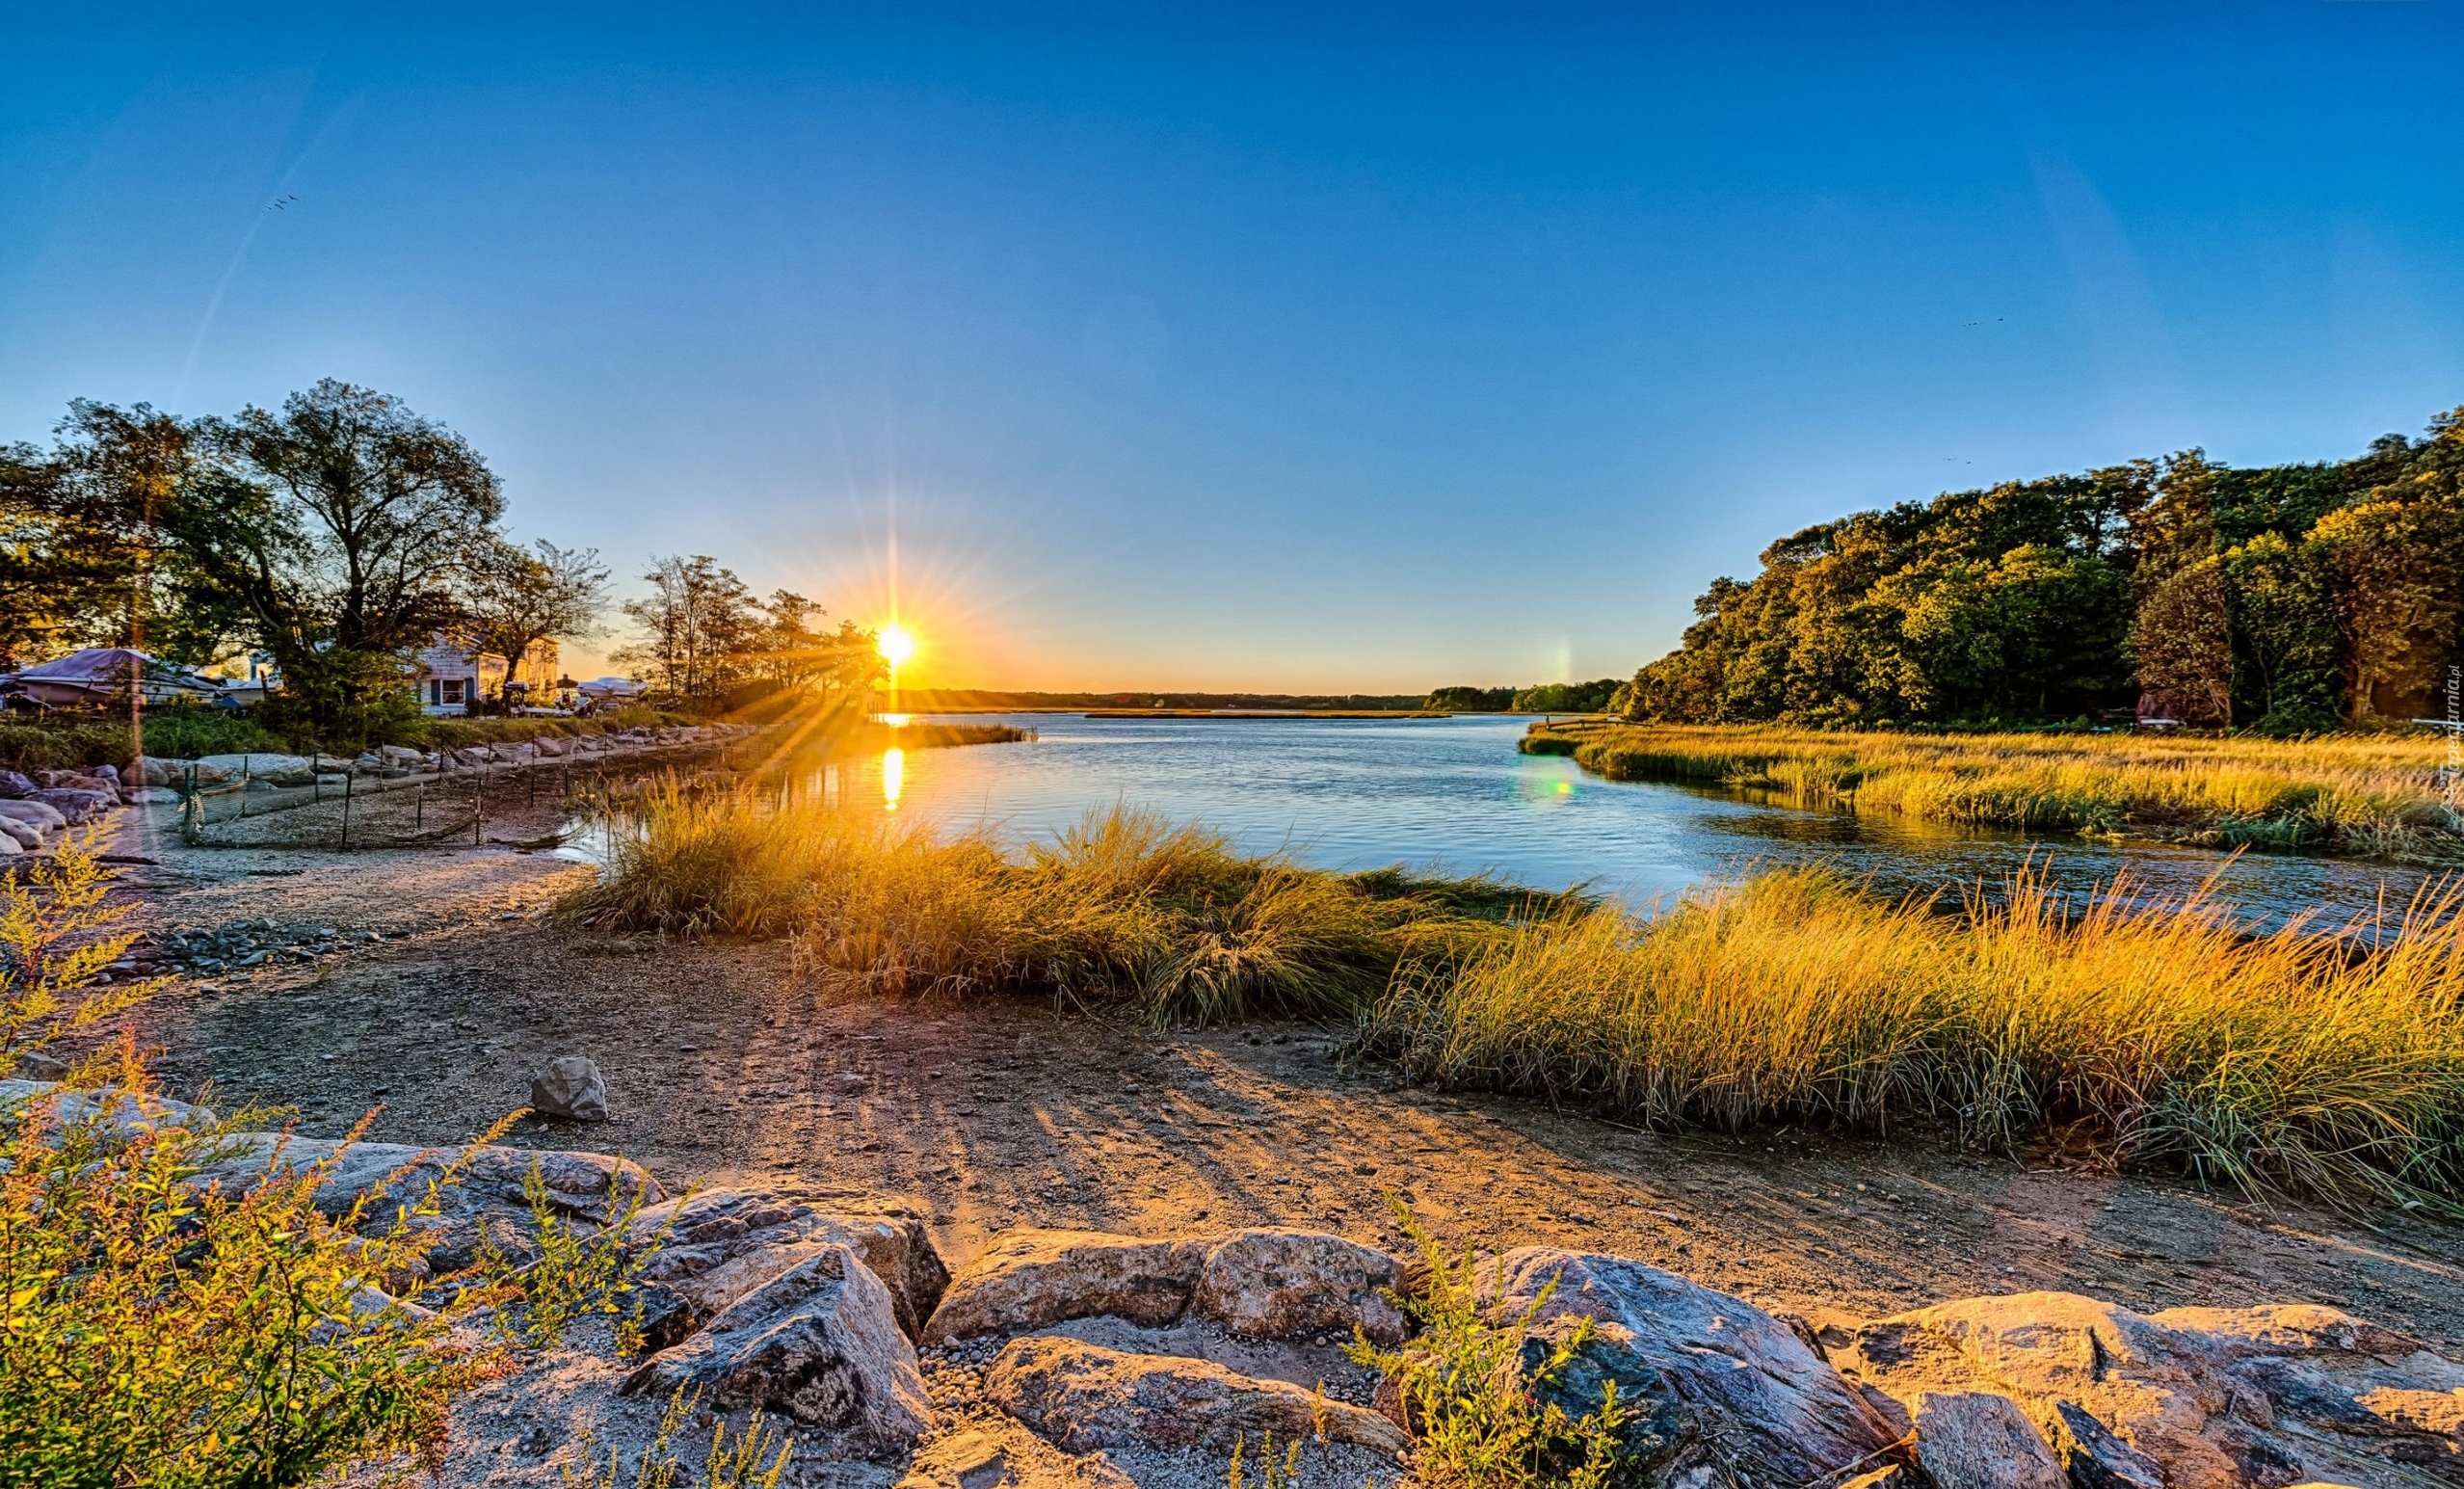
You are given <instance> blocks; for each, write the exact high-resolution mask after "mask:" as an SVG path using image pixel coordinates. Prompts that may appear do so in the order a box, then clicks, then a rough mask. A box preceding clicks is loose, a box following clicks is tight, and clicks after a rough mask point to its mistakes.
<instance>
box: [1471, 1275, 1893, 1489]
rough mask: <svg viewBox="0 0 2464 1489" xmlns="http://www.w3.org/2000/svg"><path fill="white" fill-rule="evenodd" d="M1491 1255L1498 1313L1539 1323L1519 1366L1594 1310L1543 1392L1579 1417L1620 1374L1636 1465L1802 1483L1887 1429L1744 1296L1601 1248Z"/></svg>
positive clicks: (1887, 1434) (1884, 1442) (1835, 1468)
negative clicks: (1571, 1357)
mask: <svg viewBox="0 0 2464 1489" xmlns="http://www.w3.org/2000/svg"><path fill="white" fill-rule="evenodd" d="M1494 1264H1495V1275H1496V1278H1497V1305H1496V1306H1497V1314H1498V1316H1500V1317H1507V1318H1511V1317H1515V1316H1522V1315H1523V1314H1525V1313H1526V1312H1527V1313H1528V1314H1529V1316H1530V1319H1531V1322H1532V1324H1533V1325H1534V1326H1535V1333H1536V1335H1537V1338H1536V1339H1535V1341H1534V1342H1533V1345H1532V1346H1527V1347H1526V1351H1525V1359H1526V1362H1527V1363H1530V1364H1536V1363H1537V1361H1538V1359H1539V1358H1541V1357H1542V1356H1543V1354H1544V1352H1545V1350H1546V1349H1548V1348H1553V1347H1555V1346H1557V1345H1560V1344H1563V1343H1567V1342H1569V1341H1570V1340H1571V1338H1572V1336H1573V1332H1574V1330H1575V1329H1576V1327H1578V1320H1580V1319H1584V1318H1588V1319H1590V1320H1592V1330H1593V1332H1592V1335H1591V1338H1590V1339H1589V1340H1588V1341H1587V1342H1586V1343H1584V1344H1583V1345H1582V1346H1581V1348H1580V1351H1579V1353H1578V1354H1577V1356H1576V1360H1575V1361H1574V1362H1573V1363H1572V1364H1570V1365H1569V1366H1568V1367H1567V1368H1566V1369H1565V1370H1564V1371H1563V1372H1562V1373H1561V1374H1560V1375H1559V1376H1557V1377H1556V1378H1554V1379H1553V1380H1552V1381H1551V1382H1550V1385H1549V1387H1548V1388H1546V1390H1545V1393H1544V1394H1545V1395H1546V1396H1549V1397H1550V1399H1554V1400H1556V1401H1557V1403H1558V1404H1559V1405H1561V1406H1563V1407H1564V1408H1565V1410H1566V1411H1567V1412H1568V1413H1570V1414H1572V1415H1574V1416H1576V1417H1580V1416H1583V1415H1585V1414H1586V1413H1589V1412H1592V1411H1595V1410H1597V1409H1598V1408H1599V1406H1600V1401H1601V1396H1602V1389H1603V1386H1604V1385H1605V1384H1606V1383H1607V1382H1609V1381H1612V1380H1613V1381H1614V1382H1616V1385H1617V1390H1618V1396H1619V1399H1620V1400H1621V1401H1623V1402H1624V1403H1626V1404H1627V1405H1628V1406H1629V1407H1631V1408H1633V1409H1634V1410H1635V1412H1636V1417H1635V1419H1634V1420H1633V1421H1632V1422H1631V1423H1629V1425H1628V1427H1627V1428H1626V1429H1625V1430H1624V1434H1623V1435H1624V1437H1625V1441H1626V1444H1627V1448H1628V1450H1629V1452H1630V1453H1632V1454H1633V1455H1634V1458H1633V1467H1634V1468H1635V1469H1636V1470H1637V1471H1638V1472H1641V1473H1643V1474H1645V1475H1647V1476H1650V1477H1651V1478H1652V1479H1653V1480H1655V1481H1664V1482H1670V1483H1680V1482H1687V1481H1690V1480H1691V1479H1692V1478H1693V1477H1694V1476H1698V1475H1704V1474H1708V1475H1709V1481H1712V1482H1727V1481H1731V1480H1735V1481H1750V1482H1753V1483H1758V1484H1802V1483H1808V1482H1811V1481H1813V1480H1815V1479H1818V1478H1822V1477H1824V1476H1829V1475H1833V1474H1838V1473H1841V1472H1842V1471H1844V1470H1846V1469H1849V1468H1851V1467H1870V1466H1871V1465H1872V1462H1873V1460H1874V1459H1875V1457H1876V1455H1877V1454H1879V1453H1881V1452H1882V1451H1883V1449H1885V1448H1886V1447H1887V1446H1888V1445H1889V1444H1890V1443H1891V1441H1892V1439H1893V1436H1894V1434H1893V1433H1892V1432H1891V1431H1890V1429H1889V1426H1888V1425H1887V1424H1886V1423H1883V1422H1882V1421H1881V1420H1879V1419H1878V1418H1877V1417H1876V1416H1875V1415H1874V1413H1873V1412H1872V1411H1871V1409H1870V1408H1868V1406H1867V1404H1866V1403H1865V1401H1864V1400H1863V1398H1862V1397H1860V1396H1858V1394H1857V1392H1856V1391H1855V1390H1854V1389H1853V1388H1852V1387H1851V1386H1850V1385H1849V1384H1848V1383H1847V1382H1846V1381H1845V1380H1843V1379H1841V1376H1840V1373H1839V1372H1838V1371H1837V1370H1834V1369H1832V1368H1831V1367H1830V1365H1828V1364H1827V1363H1825V1362H1824V1361H1823V1360H1822V1359H1821V1358H1820V1357H1819V1356H1817V1355H1815V1353H1814V1351H1813V1350H1812V1349H1811V1348H1809V1347H1808V1346H1807V1344H1806V1343H1805V1342H1804V1341H1803V1340H1800V1339H1799V1338H1798V1337H1797V1336H1796V1334H1795V1333H1794V1332H1793V1331H1792V1330H1790V1329H1789V1328H1788V1326H1787V1325H1786V1324H1783V1323H1781V1322H1780V1321H1779V1320H1778V1319H1776V1318H1773V1317H1772V1316H1770V1315H1768V1314H1766V1313H1764V1312H1762V1310H1761V1309H1759V1308H1756V1307H1754V1306H1753V1305H1752V1304H1750V1303H1746V1302H1744V1301H1742V1300H1740V1299H1737V1298H1733V1297H1730V1296H1729V1295H1727V1294H1726V1293H1722V1292H1714V1291H1712V1290H1709V1288H1705V1287H1702V1286H1700V1285H1699V1284H1696V1283H1693V1282H1689V1281H1687V1280H1686V1279H1685V1278H1682V1277H1680V1276H1678V1275H1676V1274H1675V1273H1673V1272H1663V1271H1661V1270H1660V1269H1658V1268H1657V1267H1654V1266H1647V1265H1645V1264H1643V1263H1640V1262H1635V1261H1630V1260H1629V1259H1627V1258H1625V1257H1616V1256H1607V1255H1603V1254H1601V1253H1597V1252H1573V1251H1564V1250H1560V1249H1558V1248H1556V1247H1553V1246H1523V1247H1518V1248H1516V1249H1515V1250H1513V1251H1509V1252H1507V1253H1506V1254H1505V1255H1503V1256H1501V1257H1499V1258H1497V1261H1496V1263H1494ZM1482 1270H1483V1272H1484V1273H1485V1272H1487V1271H1488V1268H1486V1267H1484V1268H1483V1269H1482ZM1552 1284H1553V1285H1554V1288H1553V1290H1551V1285H1552Z"/></svg>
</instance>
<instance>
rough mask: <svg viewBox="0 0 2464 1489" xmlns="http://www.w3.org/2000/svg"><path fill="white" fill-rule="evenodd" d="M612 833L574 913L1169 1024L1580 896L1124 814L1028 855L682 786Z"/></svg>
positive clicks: (912, 989)
mask: <svg viewBox="0 0 2464 1489" xmlns="http://www.w3.org/2000/svg"><path fill="white" fill-rule="evenodd" d="M610 844H611V845H610V849H609V859H610V862H609V865H608V872H607V873H606V875H605V876H604V877H603V878H602V879H601V880H600V881H599V882H598V883H597V884H596V885H595V886H593V887H591V888H589V889H587V890H585V891H581V892H580V893H579V894H577V895H575V896H574V897H573V898H572V899H570V901H568V903H567V906H566V910H567V913H568V914H569V915H570V916H572V917H576V918H578V919H579V920H581V921H582V922H583V923H585V924H590V925H596V926H603V927H609V928H620V929H634V930H658V931H664V932H668V933H671V934H680V935H700V934H706V933H711V932H727V933H733V934H740V935H753V936H762V935H789V936H792V937H793V938H794V940H795V944H796V948H797V954H798V957H799V960H800V961H801V962H802V963H803V965H805V966H807V967H808V968H810V969H813V970H815V971H821V972H824V973H826V974H828V975H831V976H834V977H836V978H839V979H842V980H845V981H848V982H852V983H853V984H855V985H858V986H861V987H863V988H867V989H871V990H875V991H879V992H885V993H893V994H923V993H935V994H959V995H966V994H973V993H983V992H1011V993H1038V994H1046V995H1050V996H1054V997H1062V998H1065V999H1072V1000H1076V1001H1081V1002H1088V1003H1131V1004H1135V1005H1136V1006H1138V1007H1139V1008H1141V1009H1143V1010H1144V1011H1145V1012H1146V1013H1147V1014H1148V1015H1149V1016H1151V1017H1153V1018H1154V1019H1157V1020H1159V1021H1165V1022H1192V1023H1202V1024H1203V1023H1218V1022H1223V1021H1228V1020H1232V1019H1238V1018H1243V1017H1247V1016H1250V1015H1253V1014H1258V1013H1284V1014H1299V1015H1305V1016H1320V1015H1338V1016H1350V1015H1353V1014H1356V1013H1358V1012H1359V1011H1360V1010H1362V1009H1364V1008H1365V1007H1366V1006H1367V1004H1368V1002H1369V1001H1370V1000H1371V999H1372V998H1374V997H1377V996H1378V994H1379V993H1380V992H1381V991H1382V990H1383V989H1384V988H1385V986H1386V983H1387V979H1388V975H1389V973H1390V972H1391V971H1392V969H1393V967H1394V965H1395V962H1396V960H1397V958H1398V957H1400V956H1402V955H1404V954H1406V953H1407V951H1409V950H1411V949H1412V948H1415V947H1425V946H1429V945H1435V944H1452V943H1453V942H1455V941H1459V940H1462V939H1464V938H1467V937H1477V936H1479V935H1481V934H1483V933H1484V932H1485V931H1487V930H1488V929H1492V928H1494V927H1495V926H1496V925H1497V923H1498V922H1499V920H1500V919H1501V918H1502V917H1507V916H1511V915H1512V914H1514V913H1515V912H1516V909H1517V907H1519V906H1523V905H1525V904H1532V905H1538V906H1541V907H1543V908H1553V907H1554V906H1555V905H1557V904H1558V903H1559V902H1560V897H1559V896H1550V895H1538V896H1533V895H1528V894H1521V893H1516V892H1513V891H1506V890H1503V889H1502V888H1500V887H1497V886H1488V885H1482V884H1479V883H1477V882H1475V883H1473V884H1471V885H1469V886H1444V887H1438V886H1429V885H1423V884H1420V883H1418V882H1416V881H1412V880H1408V879H1404V878H1402V877H1400V876H1397V875H1391V874H1387V875H1371V876H1363V877H1361V878H1349V877H1344V876H1339V875H1334V874H1326V873H1318V872H1313V871H1311V870H1306V869H1302V868H1298V867H1295V866H1294V865H1292V864H1289V863H1288V862H1286V861H1285V860H1284V859H1282V858H1279V857H1274V856H1268V857H1263V858H1258V857H1249V856H1244V855H1242V854H1238V853H1235V852H1234V851H1232V847H1231V845H1230V844H1229V843H1228V842H1227V841H1226V840H1225V839H1224V838H1222V837H1221V836H1219V835H1217V834H1214V833H1210V832H1207V831H1205V830H1204V829H1201V828H1196V827H1187V826H1180V827H1176V826H1173V825H1171V824H1169V823H1167V822H1165V821H1164V820H1163V819H1161V818H1159V817H1156V816H1153V815H1151V814H1148V813H1144V812H1139V811H1127V810H1121V809H1116V810H1113V811H1103V812H1097V813H1094V814H1091V815H1090V816H1089V817H1088V818H1087V819H1086V820H1085V821H1083V822H1081V823H1080V824H1079V825H1078V826H1076V827H1075V828H1073V829H1072V830H1071V831H1069V832H1066V833H1063V834H1061V835H1059V836H1058V837H1057V838H1054V839H1053V840H1051V841H1049V842H1042V843H1037V844H1034V845H1031V846H1029V847H1027V848H1025V849H1023V850H1021V851H1015V852H1014V851H1009V850H1005V849H1004V848H1003V847H1001V846H1000V845H999V844H996V843H995V842H994V841H993V840H992V839H991V838H987V837H983V836H980V835H979V836H965V837H958V838H941V837H937V836H935V835H933V834H932V833H930V832H928V831H925V830H923V829H920V828H914V827H908V826H900V825H886V824H882V823H879V822H876V821H874V820H872V819H869V818H864V817H860V816H857V815H854V814H849V813H842V812H837V811H829V810H826V809H812V808H805V809H789V810H773V809H772V808H771V807H770V806H769V804H768V803H766V802H765V801H763V800H762V799H760V798H759V797H757V796H755V795H754V794H751V793H746V792H741V791H694V790H689V789H687V788H684V787H682V786H680V785H678V784H675V783H672V782H671V783H663V784H657V785H654V786H652V787H651V788H649V790H647V791H645V792H644V793H643V794H642V795H641V797H640V798H639V799H638V800H637V801H636V802H635V803H633V804H632V805H631V807H630V808H629V809H628V810H627V811H624V812H623V813H621V814H619V815H618V816H617V817H616V818H614V819H613V821H612V824H611V828H610Z"/></svg>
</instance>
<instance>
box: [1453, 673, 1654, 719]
mask: <svg viewBox="0 0 2464 1489" xmlns="http://www.w3.org/2000/svg"><path fill="white" fill-rule="evenodd" d="M1624 686H1625V684H1624V683H1623V682H1621V681H1619V680H1618V679H1617V678H1600V679H1598V680H1597V681H1592V682H1538V683H1534V684H1532V685H1531V686H1529V687H1522V688H1515V687H1442V688H1439V689H1438V690H1437V691H1435V692H1433V693H1431V694H1430V695H1429V696H1428V697H1427V698H1426V699H1425V700H1423V701H1422V703H1421V706H1422V707H1425V708H1427V709H1429V710H1430V711H1431V712H1433V713H1598V712H1600V711H1601V710H1602V709H1604V708H1606V707H1607V706H1608V705H1609V702H1610V700H1612V699H1614V698H1615V697H1616V696H1617V691H1618V689H1620V688H1622V687H1624Z"/></svg>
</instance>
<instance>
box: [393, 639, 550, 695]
mask: <svg viewBox="0 0 2464 1489" xmlns="http://www.w3.org/2000/svg"><path fill="white" fill-rule="evenodd" d="M411 661H412V663H413V669H412V686H413V687H414V688H416V689H417V691H418V694H419V708H420V711H421V712H423V713H429V714H448V713H467V712H469V711H470V705H472V704H474V703H477V702H478V701H479V700H481V699H483V698H493V697H495V696H496V695H497V694H498V693H499V692H500V691H502V690H503V688H504V686H505V682H506V680H507V679H506V677H505V659H504V658H503V657H501V656H498V655H496V654H495V653H494V652H492V651H472V650H471V649H469V648H468V647H465V646H464V645H462V644H461V643H459V642H457V641H455V640H454V639H453V638H452V637H450V636H445V635H441V634H440V635H437V636H434V637H431V638H430V640H429V644H428V645H427V646H425V647H422V648H420V649H419V650H418V651H414V652H412V653H411ZM512 680H513V681H514V682H516V683H517V684H519V685H520V686H522V687H523V688H525V689H527V691H528V695H529V697H530V699H531V701H532V702H534V703H538V702H543V701H544V700H547V699H552V698H554V697H555V696H556V693H557V686H556V683H557V672H556V643H555V642H553V641H534V642H532V643H531V644H530V647H529V649H528V650H526V651H524V652H523V653H522V665H521V670H520V671H519V672H518V673H517V674H516V675H515V677H514V678H513V679H512Z"/></svg>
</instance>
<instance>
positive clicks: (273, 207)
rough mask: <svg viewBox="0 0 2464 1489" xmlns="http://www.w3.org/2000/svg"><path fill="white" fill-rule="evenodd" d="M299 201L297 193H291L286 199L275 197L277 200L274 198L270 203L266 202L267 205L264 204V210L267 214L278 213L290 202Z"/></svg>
mask: <svg viewBox="0 0 2464 1489" xmlns="http://www.w3.org/2000/svg"><path fill="white" fill-rule="evenodd" d="M299 199H300V197H299V194H298V193H297V192H294V193H292V194H291V195H290V196H287V197H277V198H275V199H273V200H272V201H269V202H267V203H266V204H265V210H267V211H268V212H279V211H281V210H282V208H283V207H284V206H285V205H286V204H288V203H290V202H294V201H297V200H299Z"/></svg>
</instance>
